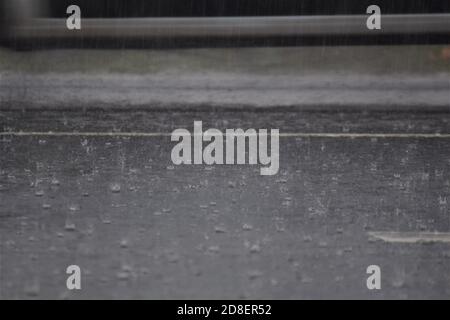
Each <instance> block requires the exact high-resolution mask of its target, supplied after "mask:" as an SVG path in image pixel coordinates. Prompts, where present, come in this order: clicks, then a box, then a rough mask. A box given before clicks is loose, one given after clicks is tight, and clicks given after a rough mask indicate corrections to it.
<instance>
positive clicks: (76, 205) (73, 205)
mask: <svg viewBox="0 0 450 320" xmlns="http://www.w3.org/2000/svg"><path fill="white" fill-rule="evenodd" d="M69 210H70V211H72V212H75V211H80V206H79V205H78V204H71V205H70V206H69Z"/></svg>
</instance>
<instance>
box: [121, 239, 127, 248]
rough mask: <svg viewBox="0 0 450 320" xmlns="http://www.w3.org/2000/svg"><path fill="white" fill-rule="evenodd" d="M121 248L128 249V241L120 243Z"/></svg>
mask: <svg viewBox="0 0 450 320" xmlns="http://www.w3.org/2000/svg"><path fill="white" fill-rule="evenodd" d="M120 247H121V248H123V249H125V248H128V241H127V240H126V239H123V240H122V241H120Z"/></svg>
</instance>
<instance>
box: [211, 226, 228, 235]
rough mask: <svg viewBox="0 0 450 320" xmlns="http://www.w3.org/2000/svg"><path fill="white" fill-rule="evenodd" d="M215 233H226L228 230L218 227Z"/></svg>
mask: <svg viewBox="0 0 450 320" xmlns="http://www.w3.org/2000/svg"><path fill="white" fill-rule="evenodd" d="M214 231H215V232H216V233H226V232H227V230H226V229H225V227H223V226H216V227H214Z"/></svg>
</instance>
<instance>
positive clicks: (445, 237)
mask: <svg viewBox="0 0 450 320" xmlns="http://www.w3.org/2000/svg"><path fill="white" fill-rule="evenodd" d="M368 235H369V236H370V237H372V238H375V239H380V240H383V241H385V242H389V243H421V242H441V243H450V233H448V232H394V231H378V232H369V233H368Z"/></svg>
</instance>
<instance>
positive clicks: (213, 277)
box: [0, 109, 450, 299]
mask: <svg viewBox="0 0 450 320" xmlns="http://www.w3.org/2000/svg"><path fill="white" fill-rule="evenodd" d="M194 120H202V121H203V127H204V129H206V128H210V127H212V128H218V129H225V128H243V129H246V128H256V129H259V128H278V129H280V132H281V133H302V134H305V133H306V134H307V133H344V134H350V133H366V134H367V135H365V136H363V137H358V138H354V137H353V138H352V137H351V136H345V135H344V136H341V137H332V136H320V135H319V136H315V137H312V136H310V137H308V136H307V135H306V136H295V135H294V136H292V137H281V138H280V171H279V173H278V175H276V176H272V177H270V176H261V175H259V166H211V167H209V166H204V165H198V166H173V165H172V162H171V158H170V153H171V149H172V147H173V146H174V143H173V142H171V141H170V137H168V136H155V137H139V136H137V137H124V136H120V135H117V136H84V135H83V132H84V133H85V132H97V133H102V132H117V133H119V132H122V133H123V132H147V133H148V132H151V133H170V132H171V131H172V130H174V129H176V128H187V129H188V130H191V131H192V127H193V121H194ZM0 124H1V127H2V132H16V133H17V132H20V131H24V132H36V134H32V135H29V136H17V135H8V134H5V135H2V136H1V137H0V139H1V140H0V148H1V152H0V240H1V247H0V248H1V251H0V298H2V299H15V298H27V299H33V298H73V299H77V298H157V299H168V298H181V299H188V298H193V299H197V298H207V299H218V298H251V299H260V298H274V299H297V298H338V299H342V298H364V299H380V298H401V299H406V298H410V299H412V298H440V299H448V298H449V297H450V272H449V270H450V243H448V241H447V242H446V241H424V240H427V239H421V237H422V236H423V235H426V232H435V231H436V232H440V233H441V235H444V237H443V238H442V239H444V240H445V239H447V240H448V238H445V233H446V232H449V231H450V230H449V229H450V217H449V201H450V189H449V187H450V157H449V155H450V138H445V137H431V136H426V137H423V136H419V135H417V134H422V133H425V134H430V133H450V114H448V113H445V112H434V113H433V112H423V113H421V112H401V111H397V112H389V113H387V112H383V111H379V112H337V111H333V112H323V111H322V112H307V111H303V112H299V111H295V110H293V109H287V111H285V112H283V111H277V110H264V111H262V110H259V111H258V110H254V111H249V112H243V111H237V110H227V111H220V110H215V111H214V112H213V111H199V110H197V111H196V110H195V109H191V110H190V111H186V110H185V111H182V110H171V111H170V112H163V111H156V112H152V111H148V110H147V111H138V110H135V111H120V110H116V111H113V112H110V111H109V112H107V111H102V110H96V109H89V110H88V111H85V112H81V111H45V110H41V111H37V110H34V111H24V112H22V111H17V110H16V111H14V110H10V111H7V110H4V111H2V112H0ZM49 131H53V132H79V133H80V134H79V135H75V136H57V135H56V136H43V135H40V134H39V132H49ZM378 133H393V134H399V133H406V134H408V135H406V136H391V137H379V136H371V134H378ZM393 231H395V232H401V234H406V233H404V232H410V233H409V234H413V235H414V236H415V238H417V239H416V240H417V241H413V243H402V242H401V241H400V242H393V241H391V240H392V239H391V240H389V239H384V240H383V239H379V238H375V237H373V236H371V232H393ZM442 239H441V240H442ZM428 240H429V239H428ZM73 264H76V265H79V266H80V267H81V268H82V290H81V291H77V292H74V291H72V292H69V291H68V290H67V289H66V286H65V282H66V277H67V276H66V274H65V270H66V268H67V266H69V265H73ZM369 265H379V266H380V267H381V271H382V289H381V290H379V291H369V290H368V289H367V287H366V279H367V276H368V275H367V274H366V268H367V266H369Z"/></svg>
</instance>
